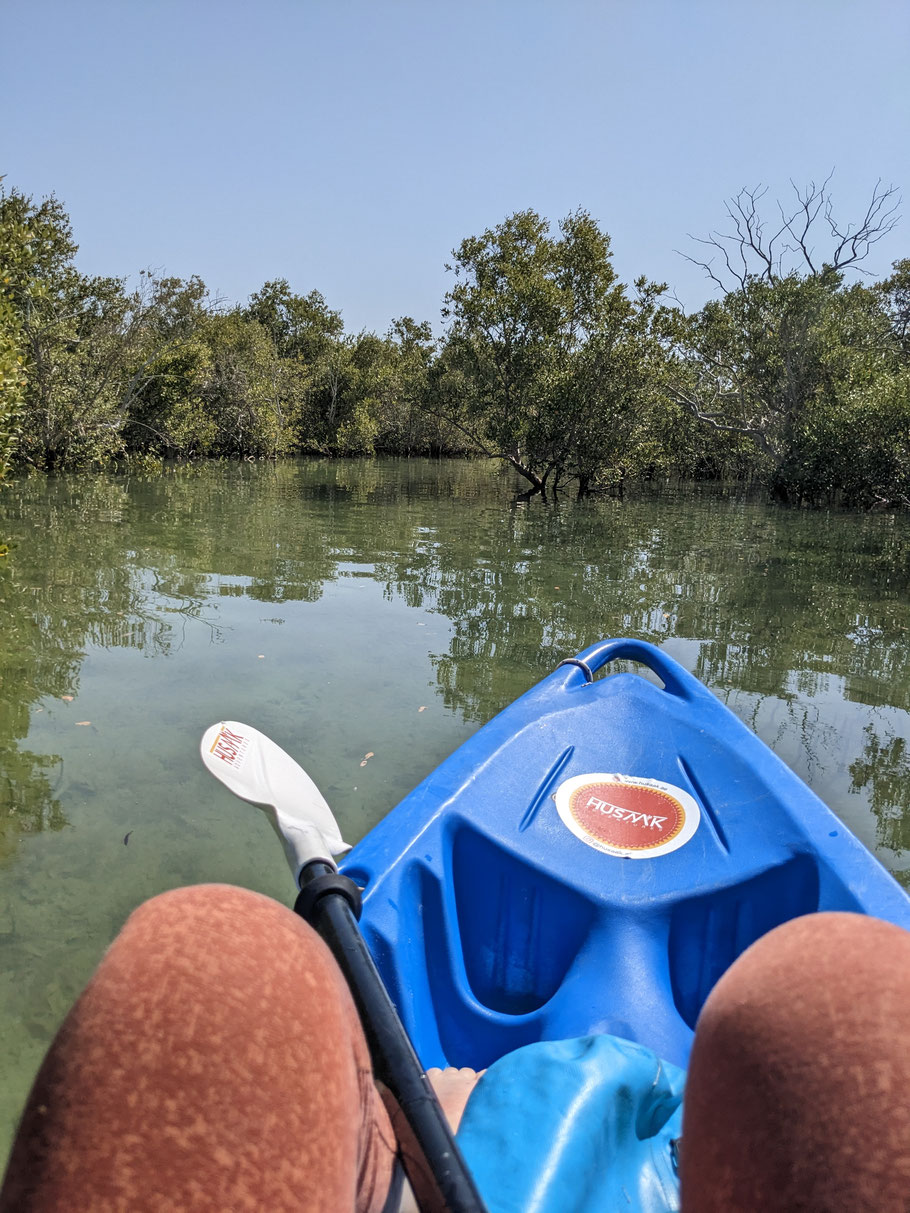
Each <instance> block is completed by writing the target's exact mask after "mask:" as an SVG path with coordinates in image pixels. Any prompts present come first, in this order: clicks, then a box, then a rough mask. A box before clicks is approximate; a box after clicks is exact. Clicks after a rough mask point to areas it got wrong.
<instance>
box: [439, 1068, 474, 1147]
mask: <svg viewBox="0 0 910 1213" xmlns="http://www.w3.org/2000/svg"><path fill="white" fill-rule="evenodd" d="M485 1073H486V1070H481V1071H480V1072H479V1073H478V1071H477V1070H471V1069H469V1068H468V1067H467V1066H464V1067H463V1068H462V1069H460V1070H456V1069H455V1067H454V1066H447V1067H446V1069H445V1070H440V1069H439V1068H438V1067H436V1066H433V1067H432V1068H431V1069H429V1070H427V1078H429V1080H430V1082H431V1083H432V1084H433V1090H434V1091H435V1092H436V1098H437V1099H438V1100H439V1102H440V1104H441V1105H442V1110H443V1112H445V1114H446V1119H447V1120H448V1122H449V1124H450V1125H451V1126H452V1132H453V1133H454V1132H455V1131H456V1130H457V1128H458V1126H459V1124H460V1123H461V1117H462V1113H463V1112H464V1109H465V1104H466V1103H467V1102H468V1096H469V1095H470V1094H471V1092H472V1091H473V1090H474V1088H475V1087H476V1086H477V1083H478V1080H479V1079H480V1076H481V1074H485Z"/></svg>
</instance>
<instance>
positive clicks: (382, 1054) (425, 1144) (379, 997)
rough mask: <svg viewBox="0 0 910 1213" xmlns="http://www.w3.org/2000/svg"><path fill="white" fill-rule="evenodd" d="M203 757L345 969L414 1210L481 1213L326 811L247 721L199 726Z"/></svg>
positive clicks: (286, 758)
mask: <svg viewBox="0 0 910 1213" xmlns="http://www.w3.org/2000/svg"><path fill="white" fill-rule="evenodd" d="M200 749H201V753H202V761H203V763H204V764H205V766H206V767H207V768H208V770H209V771H211V773H212V774H213V775H214V776H215V778H216V779H220V780H221V782H222V783H223V784H225V785H226V786H227V787H228V788H230V790H231V791H232V792H233V793H234V794H235V795H236V796H239V797H240V798H241V800H246V801H248V802H249V803H250V804H254V805H256V806H258V807H259V808H261V809H264V810H265V811H266V813H267V815H268V817H269V820H270V821H271V823H272V825H273V826H274V828H275V830H276V831H277V833H278V836H279V838H280V839H281V841H282V843H283V845H284V850H285V854H286V856H287V859H288V863H289V864H290V867H291V871H292V872H293V873H294V879H295V881H296V883H297V887H298V890H299V894H298V897H297V900H296V902H295V903H294V910H295V912H296V913H297V914H299V915H300V916H301V918H303V919H304V920H305V921H306V922H308V923H310V925H311V926H313V927H314V928H315V929H316V930H317V931H318V932H319V934H320V935H321V936H322V938H323V939H324V940H325V942H326V943H327V944H328V946H329V948H330V949H331V951H332V954H333V956H334V957H335V960H336V962H337V963H338V966H339V968H340V969H341V971H342V972H343V973H344V976H345V979H346V980H347V983H348V986H349V987H350V990H351V994H352V995H353V997H354V1002H355V1004H356V1006H357V1011H358V1014H359V1015H360V1020H361V1023H362V1025H363V1029H364V1034H365V1035H366V1038H367V1043H368V1044H369V1047H370V1054H371V1057H372V1059H373V1069H374V1072H375V1075H376V1078H377V1079H378V1080H379V1082H380V1083H382V1084H383V1086H384V1087H385V1088H386V1089H387V1090H388V1091H389V1092H390V1094H391V1095H392V1097H393V1098H394V1100H395V1103H396V1104H397V1105H398V1107H399V1108H400V1110H401V1113H402V1115H403V1117H404V1119H405V1122H406V1126H407V1129H408V1130H409V1132H410V1134H411V1135H412V1136H413V1143H411V1142H408V1143H406V1144H407V1145H408V1146H409V1147H410V1146H411V1145H412V1144H413V1145H415V1146H416V1148H417V1154H416V1156H415V1154H414V1152H413V1150H412V1149H411V1148H408V1149H403V1150H402V1151H401V1156H402V1164H403V1166H404V1169H405V1172H406V1174H407V1176H408V1179H409V1180H410V1183H411V1187H412V1188H413V1190H414V1192H415V1194H417V1196H418V1200H419V1201H420V1202H421V1208H422V1209H425V1210H427V1211H428V1213H442V1211H443V1210H447V1211H449V1213H484V1210H485V1206H484V1203H483V1201H482V1199H481V1197H480V1195H479V1193H478V1191H477V1188H476V1186H475V1184H474V1180H473V1179H472V1178H471V1173H470V1171H469V1170H468V1168H467V1165H466V1164H465V1161H464V1159H463V1158H462V1156H461V1153H460V1151H459V1149H458V1146H457V1145H456V1144H455V1138H454V1136H453V1135H452V1130H451V1129H450V1127H449V1123H448V1121H447V1120H446V1117H445V1113H444V1112H443V1110H442V1108H441V1107H440V1105H439V1101H438V1100H437V1098H436V1095H435V1093H434V1091H433V1088H432V1086H431V1085H430V1080H429V1079H428V1078H427V1076H426V1074H425V1073H424V1071H423V1068H422V1066H421V1064H420V1061H419V1060H418V1058H417V1054H416V1053H415V1052H414V1049H413V1046H412V1045H411V1042H410V1040H409V1039H408V1036H407V1033H406V1032H405V1030H404V1027H403V1025H402V1023H401V1020H400V1019H399V1017H398V1012H397V1011H396V1010H395V1007H394V1004H393V1003H392V1000H391V999H390V998H389V995H388V992H387V991H386V988H385V986H384V985H383V982H382V978H381V977H380V976H379V972H378V971H377V969H376V966H375V964H374V963H373V958H372V956H371V955H370V953H369V950H368V949H367V946H366V942H365V941H364V938H363V936H362V934H361V933H360V927H359V926H358V923H357V919H358V918H359V916H360V889H359V887H358V886H357V885H356V884H355V883H354V881H353V880H351V879H350V878H349V877H347V876H343V875H342V874H341V873H340V872H339V871H338V868H337V867H336V866H335V861H334V859H333V856H335V855H341V854H343V853H344V852H345V851H348V850H350V847H349V845H348V843H346V842H345V841H344V839H343V838H342V837H341V831H340V830H339V828H338V823H337V822H336V820H335V818H334V816H333V814H332V810H331V809H330V808H329V806H328V804H327V803H326V801H325V798H324V797H323V796H322V794H321V792H320V791H319V789H318V788H317V787H316V785H315V783H313V781H312V779H310V777H309V775H307V773H306V772H305V771H304V770H303V768H302V767H301V766H299V765H298V764H297V763H296V762H295V761H294V759H293V758H291V756H290V754H287V753H285V751H284V750H282V749H281V747H280V746H278V745H276V744H275V742H274V741H272V740H271V739H270V738H268V737H266V736H265V735H264V734H263V733H260V732H259V731H258V730H257V729H254V728H252V727H251V726H250V725H246V724H238V723H237V722H236V721H233V720H223V721H221V723H220V724H213V725H212V726H211V727H210V728H208V729H206V731H205V733H204V734H203V737H202V743H201V746H200Z"/></svg>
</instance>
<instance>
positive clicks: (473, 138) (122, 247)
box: [0, 0, 910, 332]
mask: <svg viewBox="0 0 910 1213" xmlns="http://www.w3.org/2000/svg"><path fill="white" fill-rule="evenodd" d="M0 47H2V49H0V62H2V69H0V71H2V78H3V85H2V95H3V99H4V115H3V121H2V127H0V173H5V174H6V185H7V186H16V187H18V188H20V189H22V190H24V191H25V192H27V193H31V194H35V195H43V194H45V193H49V192H52V191H53V192H56V193H57V195H58V196H59V197H60V198H61V199H62V201H63V202H64V203H65V205H66V206H67V208H68V210H69V213H70V215H71V217H72V220H73V224H74V227H75V232H76V236H77V239H78V240H79V242H80V245H81V249H80V254H79V264H80V266H81V268H83V269H84V270H86V271H90V272H95V273H111V274H135V273H136V272H137V271H138V270H139V269H141V268H143V267H147V266H151V267H154V268H158V269H163V270H165V271H167V272H169V273H173V274H178V275H181V276H187V275H189V274H192V273H198V274H201V275H202V277H203V278H204V279H205V281H206V282H207V283H208V285H209V286H210V288H211V289H212V291H213V292H216V293H218V294H219V295H221V296H223V297H225V298H227V299H229V300H243V299H245V298H246V297H247V296H248V295H249V294H250V293H251V292H252V291H254V290H256V289H257V288H258V287H259V286H260V285H261V284H262V283H263V281H265V280H266V279H267V278H272V277H278V276H283V277H287V278H288V279H289V280H290V282H291V285H292V286H293V287H294V288H295V289H296V290H299V291H308V290H311V289H312V288H314V287H315V288H317V289H318V290H320V291H322V292H323V294H324V295H325V296H326V299H327V301H328V302H329V304H330V305H331V306H333V307H336V308H339V309H340V310H341V311H342V313H343V315H344V319H345V323H346V325H347V327H348V328H349V329H350V330H357V329H359V328H362V327H364V328H371V329H375V330H377V331H379V332H383V331H385V329H386V328H387V327H388V324H389V322H390V321H391V320H392V319H393V318H394V317H396V316H400V315H403V314H410V315H413V316H415V317H416V318H417V319H427V320H431V321H432V322H433V324H434V326H435V327H436V328H437V329H438V327H439V309H440V304H441V302H442V296H443V293H444V291H445V290H446V288H447V283H448V281H449V275H447V274H446V273H445V270H444V263H445V261H446V260H447V257H448V254H449V252H450V250H451V249H452V248H453V247H454V246H455V245H456V244H457V243H458V241H460V240H461V239H462V237H464V236H467V235H472V234H475V233H478V232H480V231H482V230H483V229H484V228H486V227H489V226H492V225H494V224H495V223H497V222H499V221H500V220H501V219H503V218H504V217H505V216H506V215H507V214H509V213H511V212H512V211H515V210H517V209H521V208H524V207H533V208H535V209H536V210H538V211H539V212H541V213H542V214H544V215H546V216H547V217H549V218H550V219H552V220H554V221H555V220H557V219H559V218H560V217H562V216H563V215H564V214H566V213H567V212H568V211H569V210H572V209H574V208H575V207H578V206H582V207H584V208H585V209H587V210H589V211H590V212H591V213H592V214H593V215H594V216H595V217H596V218H597V219H598V220H599V222H600V223H601V224H602V225H603V227H605V228H606V230H607V231H608V232H609V233H610V235H611V237H612V240H613V250H614V255H615V264H616V266H617V269H618V270H619V272H620V274H621V275H622V276H623V277H624V279H626V280H631V279H632V278H634V277H635V276H636V275H638V274H640V273H645V274H648V275H649V276H651V277H654V278H659V279H662V280H666V281H668V282H669V283H670V284H671V285H672V286H673V287H674V288H675V290H676V291H677V293H678V294H679V296H680V298H681V299H682V300H683V301H684V302H685V303H686V304H687V305H688V306H690V307H691V306H697V305H698V304H699V303H701V302H703V300H704V299H705V298H706V297H707V296H708V294H709V293H710V284H708V283H707V282H706V281H705V280H704V278H703V276H702V275H701V273H700V271H698V270H697V269H695V268H694V267H692V266H690V265H688V264H687V263H686V262H684V261H683V260H682V259H681V258H680V257H679V256H677V255H676V253H675V252H674V250H676V249H683V250H685V249H690V250H691V249H692V248H693V246H692V245H691V244H690V243H689V242H688V241H687V238H686V236H687V233H693V234H697V235H704V234H706V233H707V232H708V231H709V230H710V229H711V228H713V227H717V226H719V225H721V224H722V223H723V219H724V213H723V205H724V200H725V199H726V198H728V197H730V196H731V195H732V194H734V193H736V192H737V191H738V190H739V189H740V188H741V187H742V186H754V185H756V184H758V183H759V182H761V183H765V184H768V185H769V186H770V187H771V190H772V194H774V193H778V194H781V195H783V194H784V193H785V192H786V191H787V190H789V188H790V187H789V184H788V181H789V179H790V178H791V177H792V178H794V179H795V180H796V181H798V182H805V181H808V180H809V179H811V178H815V179H818V180H820V179H822V178H824V177H825V176H826V174H827V173H828V172H829V171H830V170H831V169H832V168H834V169H835V175H834V178H833V182H832V189H833V192H834V197H835V203H836V207H837V211H838V213H839V214H840V215H841V216H842V217H844V218H845V219H846V218H849V217H852V216H854V215H856V214H857V212H860V211H862V210H863V209H864V208H865V204H866V202H867V200H868V197H869V195H870V193H871V190H872V188H873V186H874V184H875V182H876V180H877V179H878V178H882V179H884V181H885V182H886V183H893V184H895V185H897V186H898V187H899V189H900V190H901V192H902V193H903V195H904V196H905V197H906V198H907V202H906V203H905V205H904V206H903V207H902V210H904V211H905V212H906V211H907V209H908V207H910V67H908V65H910V0H863V2H862V3H860V2H859V0H856V2H853V0H851V2H847V0H824V2H822V0H786V2H783V0H748V2H746V0H725V2H721V0H637V2H636V0H623V2H619V0H602V2H601V3H594V2H584V0H563V2H562V3H555V2H553V0H547V2H542V0H537V2H534V0H526V2H524V3H519V2H518V0H498V2H497V0H487V2H486V3H480V2H477V0H458V2H457V3H456V2H455V0H438V2H433V0H423V2H417V0H372V2H371V3H370V2H367V0H335V2H331V0H259V3H252V2H250V0H220V2H219V0H183V2H182V3H179V2H176V0H116V2H105V0H29V2H28V3H22V2H21V0H15V2H13V0H0ZM908 255H910V216H908V218H906V219H905V220H904V221H903V222H902V223H901V225H900V226H899V227H898V229H897V231H896V232H895V233H894V234H892V236H891V237H890V238H889V239H888V240H887V241H884V242H882V244H881V245H879V246H878V247H877V248H876V250H874V254H873V256H872V258H870V260H869V262H868V266H869V268H871V269H873V270H874V271H875V272H876V273H877V274H883V273H885V272H887V270H888V268H889V266H890V263H891V261H893V260H894V259H895V258H897V257H901V256H908Z"/></svg>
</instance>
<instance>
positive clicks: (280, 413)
mask: <svg viewBox="0 0 910 1213" xmlns="http://www.w3.org/2000/svg"><path fill="white" fill-rule="evenodd" d="M202 335H203V337H204V340H205V344H206V345H207V347H208V351H209V356H210V358H211V369H210V372H209V375H208V378H207V381H206V383H205V385H204V386H203V388H202V391H201V394H200V400H201V403H202V408H203V412H204V416H205V419H206V422H207V423H208V424H210V425H211V426H212V427H213V429H212V431H211V440H210V445H209V447H208V449H207V451H206V452H205V453H207V454H213V455H250V456H253V457H261V456H267V457H269V458H274V457H275V456H278V455H286V454H288V453H290V451H291V450H292V449H293V444H294V429H295V423H296V420H297V414H298V411H299V407H300V406H299V401H300V387H301V378H302V372H301V370H300V368H299V367H298V365H297V364H296V362H295V360H293V359H282V358H280V357H279V355H278V351H277V350H276V348H275V345H274V343H273V342H272V340H271V339H270V337H269V334H268V332H267V330H266V329H264V328H263V326H262V325H261V324H259V323H258V322H257V321H255V320H250V319H249V318H248V317H247V316H246V315H244V313H243V312H241V311H239V310H237V311H233V312H229V313H227V314H226V315H217V314H216V315H209V316H208V318H207V320H206V323H205V325H204V327H203V328H202Z"/></svg>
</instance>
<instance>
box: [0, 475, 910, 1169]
mask: <svg viewBox="0 0 910 1213" xmlns="http://www.w3.org/2000/svg"><path fill="white" fill-rule="evenodd" d="M7 538H8V539H10V540H12V541H13V543H14V545H15V546H14V548H13V551H12V553H11V555H10V556H9V557H7V558H6V559H4V560H0V1159H2V1158H3V1157H4V1156H5V1151H6V1148H7V1145H8V1141H9V1137H10V1135H11V1133H12V1131H13V1127H14V1123H15V1119H16V1117H17V1115H18V1112H19V1109H20V1107H21V1103H22V1100H23V1099H24V1097H25V1094H26V1091H27V1089H28V1086H29V1084H30V1082H31V1079H32V1077H33V1075H34V1072H35V1070H36V1069H37V1066H38V1064H39V1062H40V1060H41V1056H42V1054H43V1052H44V1050H45V1048H46V1047H47V1043H48V1041H49V1040H50V1038H51V1036H52V1034H53V1032H54V1031H55V1029H56V1027H57V1026H58V1024H59V1022H60V1020H61V1018H62V1016H63V1015H64V1013H65V1011H66V1009H67V1007H68V1006H69V1004H70V1003H71V1001H72V999H73V998H74V997H75V995H76V994H77V993H78V991H79V989H80V987H81V986H82V984H83V983H84V982H85V980H86V979H87V977H88V975H89V973H90V972H91V970H92V968H93V966H94V965H95V963H96V962H97V960H98V958H99V956H100V954H101V952H102V951H103V949H104V948H105V946H106V945H107V944H108V943H109V941H110V940H111V939H112V937H113V936H114V934H115V933H116V932H117V930H118V928H119V926H120V925H121V924H122V922H123V920H124V918H125V917H126V915H127V914H128V913H129V912H130V910H131V909H132V908H133V907H134V906H136V905H137V904H138V903H139V902H141V901H142V900H144V899H145V898H147V897H149V896H151V895H153V894H154V893H157V892H159V891H161V890H164V889H167V888H171V887H173V886H176V885H181V884H186V883H190V882H194V881H231V882H235V883H238V884H243V885H247V886H249V887H251V888H255V889H259V890H261V891H263V892H266V893H270V894H272V895H274V896H276V897H279V898H281V899H283V900H287V899H288V898H289V896H290V887H289V882H288V877H287V875H286V872H285V869H284V862H283V858H282V854H281V850H280V848H279V846H278V845H277V843H276V841H275V840H274V837H273V835H272V834H271V832H270V830H269V829H268V827H267V826H266V824H265V822H264V820H263V819H261V817H260V816H259V815H258V814H257V813H256V812H255V810H253V809H250V808H247V807H245V806H244V805H242V804H241V803H240V802H238V801H235V800H232V799H231V797H230V796H229V795H228V793H227V792H225V791H224V790H223V789H222V788H221V787H220V786H218V785H217V784H216V783H215V782H214V780H212V779H211V778H210V777H209V776H208V775H206V774H205V772H204V771H203V769H202V766H201V763H200V762H199V759H198V756H197V747H198V740H199V736H200V734H201V733H202V731H203V729H204V728H205V726H206V725H208V724H210V723H211V722H213V721H215V720H218V719H221V718H222V717H233V718H235V719H240V720H246V721H248V722H249V723H251V724H255V725H256V726H258V727H259V728H261V729H262V730H263V731H264V732H266V733H268V734H270V735H271V736H272V737H274V738H275V740H276V741H277V742H278V743H279V744H280V745H282V746H284V747H285V748H286V749H288V750H289V751H290V752H291V753H292V754H294V756H295V757H297V758H298V759H299V760H300V761H301V762H302V763H303V765H304V766H305V767H306V768H307V769H308V770H309V772H310V773H311V774H312V775H313V777H314V778H315V780H316V781H317V783H318V784H319V785H320V786H321V787H322V789H323V791H324V792H325V794H326V796H327V798H328V800H329V802H330V804H332V806H333V807H334V809H335V810H336V812H337V814H338V817H339V819H340V821H341V824H342V828H343V830H344V832H345V834H346V836H347V837H348V838H350V839H351V840H354V839H356V838H358V837H360V836H361V835H362V834H363V833H364V832H365V831H366V830H367V828H368V827H369V826H370V825H371V823H373V822H374V821H376V820H378V819H379V818H380V817H381V816H382V815H383V814H384V813H386V812H387V811H388V810H389V809H390V808H391V807H392V806H393V805H394V804H395V803H396V802H397V801H398V800H399V799H400V798H401V796H402V795H403V794H404V793H405V792H406V791H407V790H408V789H409V788H410V787H412V786H413V785H414V784H415V783H416V782H417V781H418V780H419V779H420V778H421V777H422V776H423V775H424V774H425V773H426V772H427V771H428V770H430V769H431V768H432V767H433V766H435V765H436V763H437V762H439V761H440V760H441V759H442V758H443V757H444V756H445V755H446V754H447V753H449V752H450V751H451V750H452V749H454V747H455V746H456V745H458V744H459V743H460V742H461V741H462V740H464V738H465V737H467V736H468V735H469V734H470V733H471V732H472V731H473V730H474V729H475V728H476V727H477V726H478V724H479V723H481V722H482V721H484V720H486V719H488V718H489V717H490V716H491V715H492V714H493V713H494V712H496V711H497V710H498V709H499V708H501V707H503V706H505V704H506V703H508V702H509V701H510V700H512V699H513V698H514V697H515V696H516V695H517V694H519V693H520V692H521V691H523V690H525V689H526V688H527V687H528V686H529V685H531V683H533V682H534V681H536V680H537V679H538V678H539V677H541V676H542V675H543V674H545V673H547V672H549V671H550V670H551V669H552V668H553V667H554V666H555V665H556V663H557V662H558V661H559V660H560V659H561V658H563V657H565V656H567V655H571V654H573V653H574V652H576V651H577V650H579V649H581V648H583V647H585V646H586V645H587V644H589V643H590V642H592V641H594V640H597V639H600V638H602V637H605V636H611V635H613V636H618V635H632V636H638V637H642V638H645V639H648V640H652V641H655V642H657V643H660V644H662V645H664V646H665V647H666V649H667V651H668V652H669V653H670V654H671V656H673V657H675V658H677V659H678V660H680V661H681V662H682V663H683V664H684V665H685V666H687V667H688V668H689V669H691V670H693V671H694V672H695V673H696V674H697V675H698V676H699V677H700V678H702V679H703V680H704V681H705V682H706V683H707V684H708V685H709V686H710V687H711V688H712V689H713V690H714V691H715V692H716V693H718V694H719V695H720V696H721V698H722V699H724V700H725V701H726V702H727V703H728V704H729V705H730V707H732V708H733V710H734V711H735V712H737V713H738V714H739V715H740V716H741V717H742V718H743V719H745V720H746V721H747V723H748V724H750V725H751V726H752V727H753V728H754V729H755V730H756V731H757V732H758V734H759V735H760V736H761V737H762V738H763V739H764V740H765V741H766V742H767V743H768V744H769V745H771V746H772V747H773V748H774V749H775V750H776V751H777V752H778V753H779V754H780V755H781V756H782V757H783V758H784V760H785V761H786V762H788V763H789V764H790V765H791V766H792V767H793V768H794V769H795V770H796V771H797V772H798V773H799V774H800V775H801V776H802V777H803V778H804V779H805V780H806V781H807V782H808V783H809V784H810V785H811V786H812V787H813V788H814V789H815V791H816V792H818V793H819V795H820V796H821V797H822V798H823V799H824V800H826V801H827V803H828V804H830V805H831V807H832V808H833V809H834V810H835V812H837V813H838V814H840V816H841V817H842V818H843V819H844V820H845V821H846V822H847V823H848V824H849V825H850V826H851V828H852V829H853V830H854V831H855V832H856V833H857V834H858V835H859V836H860V838H862V840H863V841H864V842H865V843H866V844H867V845H868V846H869V847H871V848H873V849H874V850H875V851H876V853H877V854H878V855H879V857H880V858H881V859H882V861H883V862H884V863H885V864H886V865H887V866H888V867H890V868H891V869H892V870H893V871H894V872H895V873H896V874H897V875H898V877H899V878H900V879H903V880H904V882H905V883H910V879H908V878H910V854H908V848H910V594H908V581H910V572H908V570H910V519H908V518H907V517H893V516H890V515H873V516H863V515H854V514H815V513H799V512H795V511H782V510H777V509H772V508H770V507H767V506H765V505H762V504H756V503H752V502H748V501H746V500H744V499H743V498H742V497H741V496H739V495H733V496H730V495H723V494H719V493H717V492H712V491H708V490H700V491H692V490H689V491H678V492H673V493H670V492H663V493H660V494H639V495H636V496H634V497H632V498H629V499H627V500H626V501H625V502H616V501H603V502H594V503H585V504H582V505H574V504H567V505H565V506H563V507H561V508H559V509H554V508H552V507H546V506H544V505H543V504H542V503H540V502H531V503H529V504H520V503H515V502H514V501H513V491H512V485H511V482H510V481H508V480H504V479H502V478H501V477H500V476H498V475H495V474H494V473H493V472H492V471H491V470H490V468H489V467H487V466H485V465H471V464H462V463H446V464H436V463H430V462H410V463H404V462H376V463H332V464H325V463H289V464H284V465H282V466H279V467H271V466H256V465H247V464H241V465H226V466H222V465H212V466H206V467H202V468H193V469H184V470H177V471H174V472H170V473H166V474H165V475H162V476H160V477H154V478H141V479H130V480H127V479H120V478H106V477H102V478H84V479H83V478H57V479H52V480H46V479H34V480H30V481H27V482H25V483H22V484H17V485H13V486H12V488H11V489H10V490H9V491H7V492H6V493H4V494H3V497H2V499H0V539H7ZM368 752H372V753H373V757H372V758H370V759H369V760H368V761H367V763H366V765H365V766H361V762H362V761H363V759H364V756H365V755H366V754H367V753H368Z"/></svg>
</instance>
